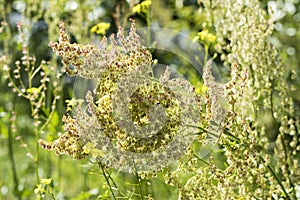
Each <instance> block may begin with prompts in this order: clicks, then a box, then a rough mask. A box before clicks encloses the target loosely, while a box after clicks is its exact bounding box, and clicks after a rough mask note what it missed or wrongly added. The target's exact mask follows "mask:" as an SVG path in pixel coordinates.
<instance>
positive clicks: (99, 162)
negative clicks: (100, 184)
mask: <svg viewBox="0 0 300 200" xmlns="http://www.w3.org/2000/svg"><path fill="white" fill-rule="evenodd" d="M98 164H99V165H100V167H101V170H102V174H103V176H104V178H105V181H106V182H107V184H108V187H109V189H110V192H111V194H112V196H113V199H115V200H116V197H115V194H114V191H113V189H112V187H111V185H110V182H109V179H108V177H107V176H106V172H105V170H104V166H103V165H102V163H101V161H98Z"/></svg>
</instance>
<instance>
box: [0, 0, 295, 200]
mask: <svg viewBox="0 0 300 200" xmlns="http://www.w3.org/2000/svg"><path fill="white" fill-rule="evenodd" d="M199 2H200V3H201V4H200V9H199V13H200V15H199V16H205V17H204V19H201V20H202V21H203V24H202V26H203V27H202V28H203V29H204V31H202V32H201V33H199V34H198V38H197V39H198V40H200V41H201V40H202V44H204V46H205V51H206V53H208V51H209V50H210V49H214V50H216V51H217V53H218V55H219V56H220V58H221V60H222V61H224V65H226V66H229V67H230V71H231V75H230V78H229V81H228V82H227V83H226V84H220V83H217V82H216V81H215V80H214V79H213V76H212V73H211V70H210V67H211V61H208V60H207V57H206V59H205V61H208V62H206V67H205V69H204V73H203V79H204V84H205V87H206V88H207V89H205V93H204V94H203V96H204V101H201V100H202V99H201V98H200V99H199V100H200V102H201V103H202V105H203V104H204V106H202V107H197V110H196V113H197V117H198V118H194V117H193V116H194V115H192V116H188V115H186V113H184V111H185V109H186V110H189V109H190V108H189V107H187V106H186V105H185V104H183V106H185V107H182V106H181V105H182V104H181V102H182V101H184V100H187V102H188V100H189V98H188V97H189V96H192V97H194V96H193V95H194V93H193V87H192V86H191V85H189V84H188V83H187V82H185V81H179V80H177V81H174V82H171V81H170V80H169V73H170V72H169V71H168V70H166V72H165V73H164V75H163V76H162V77H161V78H160V79H156V78H155V77H153V76H151V74H152V71H151V68H150V67H149V66H151V63H152V58H151V54H150V53H149V51H148V50H147V48H145V47H143V46H142V45H140V43H139V38H138V35H137V34H136V33H135V30H134V26H133V27H132V31H131V32H130V34H129V36H128V37H127V38H124V36H123V34H122V33H123V32H122V31H121V30H120V31H119V33H118V34H117V37H115V36H112V37H110V39H109V41H110V43H109V42H107V41H106V39H104V40H103V41H102V42H101V43H100V45H99V46H100V47H99V46H97V45H81V44H76V43H73V44H71V43H70V42H69V39H68V36H67V34H66V27H65V26H64V24H63V23H61V24H60V29H59V30H60V33H59V35H60V38H59V42H50V44H49V45H50V47H51V48H52V49H53V50H54V51H55V52H56V54H58V55H59V56H61V57H62V60H63V63H64V68H65V71H66V72H67V74H69V75H77V76H82V77H84V78H88V79H95V80H96V82H97V84H98V85H97V87H96V88H94V90H93V91H90V92H88V93H87V94H86V100H85V101H86V102H87V106H85V103H84V101H83V100H81V99H71V100H69V101H67V102H68V104H69V108H68V110H71V111H73V112H72V113H70V114H67V115H65V116H64V117H63V120H62V121H63V123H64V129H65V132H64V133H63V134H62V135H61V136H60V137H59V138H58V139H57V140H55V141H53V142H47V141H49V139H48V138H47V136H46V135H43V134H42V135H40V134H39V130H40V129H41V130H43V129H44V128H43V120H40V118H39V116H36V115H37V113H38V114H40V111H39V105H40V102H43V100H44V98H45V97H44V95H43V93H44V91H45V87H44V85H43V84H48V83H49V82H48V80H47V81H46V82H45V83H43V82H41V87H39V86H36V87H30V88H27V87H25V88H22V87H19V85H20V84H16V85H14V83H15V82H14V81H15V80H14V79H13V78H12V79H11V81H10V82H11V83H10V86H13V88H14V89H13V90H15V91H17V93H18V94H19V95H21V96H22V93H20V92H23V94H24V95H25V96H24V97H25V98H26V95H29V96H30V95H32V97H31V98H30V99H29V100H30V101H32V106H33V108H35V107H37V110H36V109H33V112H32V113H33V114H32V115H33V118H34V120H35V122H36V123H35V126H36V127H37V128H36V129H35V133H37V138H43V139H44V140H42V139H41V140H39V144H40V145H41V146H42V147H44V148H46V149H51V150H54V151H55V152H56V153H57V154H68V155H70V156H72V157H73V158H75V159H83V158H85V157H90V156H91V157H95V158H96V160H97V163H98V164H99V166H100V168H101V169H102V170H103V175H104V176H105V178H108V179H110V180H109V181H107V184H108V187H110V190H111V192H110V193H105V194H103V195H101V198H105V197H106V198H113V197H114V195H116V194H114V193H117V192H116V190H117V189H115V188H117V187H116V185H114V186H113V187H112V186H111V185H110V183H112V182H113V181H112V179H111V177H110V174H109V173H107V172H105V169H107V168H105V167H113V168H116V169H123V170H128V171H129V172H131V173H133V174H134V173H136V172H137V173H138V174H137V177H138V180H140V178H141V177H142V178H145V174H143V172H142V170H146V171H147V170H149V171H150V172H151V173H149V174H146V175H148V176H146V178H147V177H148V178H150V177H152V178H153V179H155V176H156V175H158V176H159V175H161V174H162V175H163V178H164V181H165V183H166V184H167V185H170V186H172V189H173V190H174V191H176V192H178V193H179V197H180V199H212V198H214V199H216V198H217V199H296V198H297V197H296V193H297V188H299V133H298V132H299V131H298V130H299V119H297V118H296V117H294V112H296V111H295V110H294V107H293V102H292V99H291V98H290V97H289V87H288V85H287V84H286V76H287V74H288V73H287V70H286V69H285V68H284V67H285V66H284V63H283V62H282V60H281V58H280V55H279V53H278V52H277V51H276V50H275V48H274V47H272V45H270V44H269V43H268V42H267V39H268V37H269V36H270V34H271V33H272V31H273V23H274V22H273V21H272V18H271V17H270V16H269V15H268V14H267V13H266V12H265V11H263V10H262V9H261V8H260V6H259V2H258V1H255V0H253V1H230V0H228V1H205V0H204V1H199ZM149 5H150V4H149ZM148 10H149V9H148V8H147V9H146V11H147V12H148ZM149 16H150V15H149V14H148V13H147V17H149ZM56 20H57V19H56ZM77 20H78V19H77ZM201 20H199V21H201ZM53 25H54V23H52V24H51V26H52V29H53ZM55 25H56V24H55ZM72 26H73V29H74V27H76V26H74V24H72ZM52 29H51V30H52ZM53 30H54V29H53ZM53 30H52V31H53ZM53 32H55V31H53ZM76 33H77V35H80V34H79V32H78V30H76ZM205 35H206V36H209V38H208V40H211V41H213V42H211V41H208V42H209V44H207V43H206V42H207V41H203V40H206V39H205ZM53 38H54V37H53V34H52V39H53ZM116 38H117V39H118V40H116ZM24 52H25V53H26V51H24ZM29 57H30V59H29V60H30V62H32V63H31V64H33V62H34V58H33V57H31V56H29ZM29 60H28V62H29ZM21 62H22V60H21V61H20V62H17V63H15V64H16V65H15V66H16V68H17V69H20V68H22V67H24V65H23V64H21ZM42 64H45V63H44V62H43V63H42ZM32 66H35V65H32ZM48 67H49V64H47V66H45V68H43V67H41V68H40V69H42V71H43V70H44V69H48ZM5 70H6V71H7V70H8V68H5ZM51 70H53V68H52V69H51ZM45 71H46V72H47V70H45ZM15 72H16V73H15V75H16V77H14V78H16V79H18V78H20V76H21V75H22V74H20V73H19V74H18V73H17V71H15ZM41 75H42V74H41ZM46 77H49V74H48V75H47V76H46ZM51 77H52V76H51ZM149 77H150V78H149ZM22 80H23V79H22ZM171 80H172V79H171ZM52 81H53V80H50V82H51V83H53V82H52ZM21 85H22V83H21ZM178 85H180V87H181V88H184V90H186V91H187V96H181V98H178V97H180V95H181V93H176V90H175V91H174V89H175V88H176V86H178ZM25 86H26V84H25ZM127 88H129V89H127ZM19 90H20V91H19ZM18 91H19V92H18ZM132 91H133V92H132ZM40 94H41V95H40ZM29 96H28V97H29ZM54 96H58V95H54ZM128 96H130V98H128ZM175 97H176V98H175ZM35 99H36V100H35ZM40 99H41V100H40ZM192 99H193V98H192ZM39 100H40V101H39ZM54 100H56V99H54ZM220 100H221V102H220ZM222 101H224V102H225V103H224V102H222ZM189 103H190V102H189ZM54 104H55V102H54ZM192 104H194V101H192ZM120 105H121V106H120ZM154 105H155V106H156V107H155V106H154ZM153 106H154V107H153ZM122 108H126V109H128V111H129V112H126V109H122ZM163 108H165V109H163ZM193 108H194V107H193ZM200 108H202V110H201V109H200ZM52 109H53V110H55V107H53V108H52ZM40 110H41V109H40ZM161 111H164V113H165V116H163V115H161V113H160V112H161ZM34 113H35V114H34ZM157 115H158V116H162V117H161V118H159V119H160V121H157V120H155V116H157ZM264 115H269V116H271V121H272V125H273V126H272V130H271V129H270V128H269V127H268V126H266V124H265V123H266V122H265V121H264V118H263V117H262V116H264ZM186 118H187V119H188V118H190V119H191V120H190V121H187V122H185V123H182V121H184V120H183V119H186ZM130 123H132V124H134V125H136V126H138V127H139V128H136V127H133V126H131V124H130ZM162 124H163V125H164V126H162ZM186 125H193V126H194V127H196V128H194V129H191V130H193V135H194V136H197V137H194V136H193V137H185V136H187V135H188V134H185V133H184V131H181V130H182V129H181V128H182V127H188V126H186ZM145 127H146V128H145ZM157 127H159V128H161V129H160V130H161V131H158V132H155V133H152V132H151V131H153V130H157V129H159V128H157ZM145 130H147V132H148V133H149V135H148V137H147V138H142V137H140V136H141V134H142V133H143V131H145ZM132 132H134V133H136V134H131V133H132ZM197 132H198V133H197ZM270 132H272V133H274V135H275V136H276V138H275V140H274V139H270V138H269V137H268V136H269V135H270ZM189 134H190V133H189ZM180 136H184V137H181V138H180ZM206 136H213V137H214V138H215V143H213V144H208V146H209V145H211V146H214V150H213V152H217V154H218V155H219V156H214V157H210V159H207V158H202V157H201V147H202V145H203V146H205V145H206V144H205V142H206V141H205V140H204V138H205V137H206ZM178 137H179V141H180V140H181V139H185V140H186V141H188V140H194V139H198V140H195V143H193V145H192V146H191V147H190V148H189V149H188V151H187V152H186V153H185V154H183V155H184V156H182V158H181V159H179V155H181V153H182V152H180V153H179V154H176V153H175V154H174V155H175V157H171V160H179V161H178V163H177V164H175V165H170V166H168V163H161V165H157V163H156V161H161V160H168V159H170V157H168V156H169V155H171V154H172V153H174V152H176V151H179V149H176V148H173V149H172V148H170V149H169V150H168V151H166V152H158V153H157V154H155V155H154V156H155V158H156V159H153V154H152V156H148V157H147V156H145V157H135V159H131V158H132V157H131V156H132V154H128V155H126V152H131V153H134V154H137V155H139V154H140V155H145V154H147V153H149V152H154V151H155V150H157V149H161V148H164V147H167V146H168V144H172V143H171V142H172V141H173V140H174V139H176V138H178ZM180 144H181V143H180ZM184 145H185V143H182V146H184ZM112 147H117V148H115V149H114V148H112ZM37 148H38V147H37ZM199 149H200V150H199ZM121 150H122V151H121ZM116 155H117V156H116ZM149 155H151V154H149ZM210 155H214V154H213V153H212V154H210ZM151 159H152V161H153V163H151V162H149V161H151ZM145 162H148V163H147V164H149V166H151V167H148V168H145V165H143V163H145ZM220 163H221V164H220ZM140 166H142V170H141V169H140V168H139V167H140ZM49 180H51V179H49ZM49 180H48V179H42V180H41V181H40V180H38V186H37V188H36V190H35V191H37V193H45V192H46V191H45V189H46V188H47V187H48V185H49V184H50V183H49ZM50 182H51V181H50ZM114 187H115V188H114ZM298 190H299V189H298ZM144 194H145V193H144ZM140 197H141V198H143V192H142V189H141V190H140ZM99 198H100V196H99ZM128 198H129V197H128Z"/></svg>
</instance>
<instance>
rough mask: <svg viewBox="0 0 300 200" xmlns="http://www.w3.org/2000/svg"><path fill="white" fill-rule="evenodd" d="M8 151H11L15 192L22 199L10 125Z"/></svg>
mask: <svg viewBox="0 0 300 200" xmlns="http://www.w3.org/2000/svg"><path fill="white" fill-rule="evenodd" d="M8 153H9V161H10V164H11V170H12V173H13V182H14V194H15V195H16V196H17V197H18V199H22V198H21V196H20V195H21V194H20V192H19V189H18V186H19V179H18V175H17V170H16V163H15V159H14V148H13V137H12V130H11V128H10V127H8Z"/></svg>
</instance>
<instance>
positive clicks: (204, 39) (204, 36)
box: [195, 30, 217, 45]
mask: <svg viewBox="0 0 300 200" xmlns="http://www.w3.org/2000/svg"><path fill="white" fill-rule="evenodd" d="M195 39H197V40H198V41H199V42H201V43H204V44H207V45H210V44H214V43H215V42H216V39H217V37H216V36H215V35H213V34H211V33H209V32H208V30H203V31H201V32H199V33H198V34H197V36H196V38H195Z"/></svg>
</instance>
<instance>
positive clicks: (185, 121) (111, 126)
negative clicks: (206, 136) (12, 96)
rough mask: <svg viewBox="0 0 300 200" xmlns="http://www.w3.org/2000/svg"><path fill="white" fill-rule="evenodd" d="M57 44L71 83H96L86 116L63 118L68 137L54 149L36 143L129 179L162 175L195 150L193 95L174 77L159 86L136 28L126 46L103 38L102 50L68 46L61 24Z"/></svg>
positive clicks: (196, 119)
mask: <svg viewBox="0 0 300 200" xmlns="http://www.w3.org/2000/svg"><path fill="white" fill-rule="evenodd" d="M59 27H60V37H59V42H50V43H49V46H50V47H51V48H52V49H53V50H54V51H55V52H56V53H57V55H60V56H62V60H63V63H64V68H65V70H66V72H67V73H68V74H69V75H79V76H81V77H84V78H88V79H94V80H96V82H97V86H96V87H95V89H94V90H93V91H88V92H87V94H86V101H87V103H88V108H87V112H86V111H85V110H84V109H82V108H81V107H80V106H79V107H76V108H74V110H75V115H74V117H73V118H72V117H70V116H66V117H64V123H65V133H64V134H63V135H62V136H60V138H58V139H57V140H55V141H54V142H50V143H49V142H45V141H44V140H39V143H40V145H41V146H42V147H43V148H46V149H50V150H54V151H55V152H56V153H57V154H67V155H71V156H73V157H74V158H76V159H81V158H84V157H85V156H87V155H91V156H93V157H96V158H97V159H98V160H100V162H101V163H102V164H104V165H107V166H110V167H115V168H117V169H120V170H125V171H129V172H135V171H159V170H161V169H162V167H164V166H165V165H167V164H168V163H169V162H171V161H174V160H177V159H178V158H179V157H180V156H181V154H183V153H184V152H185V151H186V149H187V148H188V146H189V145H190V144H191V143H192V142H193V140H194V138H195V135H193V134H190V133H192V132H195V130H194V129H195V128H193V127H191V126H188V125H191V124H194V125H195V124H198V123H199V113H198V112H199V107H198V99H197V97H196V95H195V94H194V92H195V89H194V87H193V86H191V85H190V84H189V83H188V82H187V81H185V80H183V79H170V71H169V69H168V68H167V69H166V71H165V73H164V74H163V75H162V76H161V77H160V79H157V78H155V77H153V75H152V74H153V73H152V68H151V64H152V56H151V54H150V52H149V51H148V50H147V49H146V47H144V46H142V45H141V43H140V38H139V36H138V35H137V33H136V30H135V24H134V22H132V24H131V30H130V32H129V35H128V36H127V37H126V38H125V37H124V36H123V30H122V29H121V28H120V29H119V32H118V34H117V37H115V35H112V36H110V38H109V41H110V43H108V40H107V38H105V37H104V38H103V40H102V41H101V42H100V44H99V45H98V46H94V45H86V46H84V45H80V44H70V43H69V41H68V35H67V34H66V32H65V25H64V24H63V23H60V25H59Z"/></svg>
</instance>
